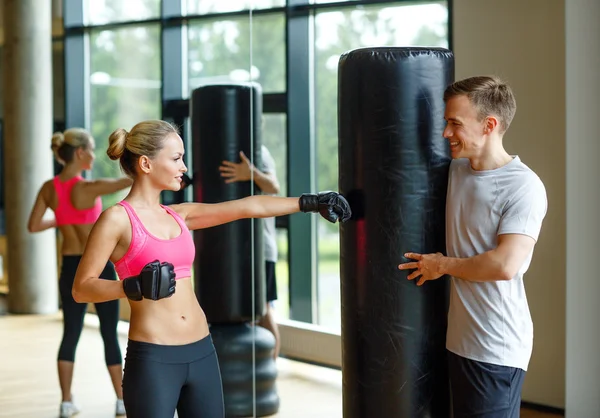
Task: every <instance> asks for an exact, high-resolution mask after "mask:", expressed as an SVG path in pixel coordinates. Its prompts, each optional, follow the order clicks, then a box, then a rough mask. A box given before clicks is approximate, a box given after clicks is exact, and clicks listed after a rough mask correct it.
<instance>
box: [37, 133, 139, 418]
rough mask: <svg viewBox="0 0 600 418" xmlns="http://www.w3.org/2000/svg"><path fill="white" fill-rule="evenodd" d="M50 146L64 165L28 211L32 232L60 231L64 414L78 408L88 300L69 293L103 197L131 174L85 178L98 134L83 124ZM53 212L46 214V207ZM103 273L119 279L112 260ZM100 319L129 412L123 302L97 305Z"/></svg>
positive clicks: (122, 410)
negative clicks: (77, 369)
mask: <svg viewBox="0 0 600 418" xmlns="http://www.w3.org/2000/svg"><path fill="white" fill-rule="evenodd" d="M52 150H53V151H54V154H55V157H56V159H57V160H58V161H59V162H60V163H61V164H62V165H63V168H62V170H61V172H60V174H58V175H57V176H55V177H54V178H53V179H52V180H48V181H47V182H45V183H44V184H43V185H42V188H41V189H40V191H39V193H38V196H37V199H36V201H35V204H34V206H33V209H32V211H31V214H30V216H29V224H28V229H29V232H40V231H44V230H46V229H49V228H54V227H58V229H59V231H60V232H61V235H62V246H61V254H62V263H61V264H62V266H61V273H60V280H59V289H60V297H61V301H62V310H63V337H62V341H61V344H60V349H59V351H58V379H59V383H60V389H61V391H62V402H61V404H60V417H61V418H66V417H71V416H72V415H74V414H76V413H78V412H79V408H78V407H77V406H76V405H75V404H74V403H73V398H72V395H71V383H72V381H73V366H74V361H75V349H76V348H77V343H78V342H79V337H80V335H81V331H82V328H83V318H84V316H85V312H86V310H87V304H86V303H77V302H75V300H73V296H72V294H71V291H72V287H73V281H74V279H75V272H76V271H77V266H78V265H79V262H80V260H81V255H82V254H83V249H84V248H85V246H86V243H87V239H88V236H89V233H90V231H91V229H92V226H93V225H94V223H95V222H96V220H97V219H98V217H99V216H100V213H101V212H102V202H101V200H100V196H102V195H106V194H109V193H114V192H117V191H119V190H122V189H125V188H126V187H129V186H130V185H131V183H132V181H131V179H129V178H121V179H99V180H93V181H89V180H84V179H83V177H82V175H81V174H82V172H83V171H84V170H90V169H91V168H92V164H93V162H94V139H93V138H92V136H91V135H90V134H89V133H88V132H87V131H85V130H84V129H79V128H71V129H68V130H66V131H65V132H64V133H55V134H54V135H53V136H52ZM48 208H50V209H51V210H52V211H54V217H53V218H47V217H45V216H44V215H45V214H46V211H47V209H48ZM99 277H101V278H103V279H106V281H107V282H108V281H113V282H115V283H117V282H116V274H115V270H114V266H113V265H112V263H104V265H103V266H102V269H101V273H100V274H99ZM96 312H97V313H98V318H99V319H100V333H101V335H102V339H103V341H104V356H105V361H106V365H107V367H108V372H109V374H110V377H111V380H112V383H113V386H114V389H115V393H116V395H117V407H116V413H117V415H123V414H125V408H124V405H123V395H122V389H121V380H122V370H123V369H122V358H121V349H120V348H119V343H118V339H117V324H118V321H119V302H118V301H116V300H115V301H111V302H106V303H98V304H96Z"/></svg>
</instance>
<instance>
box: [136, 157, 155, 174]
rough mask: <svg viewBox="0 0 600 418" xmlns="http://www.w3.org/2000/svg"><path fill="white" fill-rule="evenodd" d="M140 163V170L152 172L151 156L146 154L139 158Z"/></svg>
mask: <svg viewBox="0 0 600 418" xmlns="http://www.w3.org/2000/svg"><path fill="white" fill-rule="evenodd" d="M138 165H139V167H140V170H141V171H142V173H146V174H148V173H150V170H152V163H151V161H150V158H148V157H147V156H145V155H142V156H141V157H140V158H139V160H138Z"/></svg>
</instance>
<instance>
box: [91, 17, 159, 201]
mask: <svg viewBox="0 0 600 418" xmlns="http://www.w3.org/2000/svg"><path fill="white" fill-rule="evenodd" d="M160 74H161V71H160V27H159V26H158V25H144V26H135V27H126V28H121V29H116V30H102V31H92V32H91V34H90V121H91V129H90V130H91V133H92V135H93V136H94V138H95V140H96V161H95V163H94V168H93V170H92V173H93V177H94V178H99V177H121V176H122V173H121V171H120V168H119V164H117V163H116V162H115V161H111V160H110V159H109V158H108V156H107V155H106V149H107V147H108V136H109V135H110V134H111V132H113V131H114V130H115V129H117V128H119V127H123V128H125V129H127V130H129V129H131V128H132V127H133V126H134V125H135V124H136V123H138V122H140V121H142V120H146V119H160V116H161V96H160V94H161V93H160V92H161V91H160V88H161V81H160ZM126 192H127V191H126V190H125V191H123V192H122V193H121V194H119V193H115V194H110V195H107V196H105V197H103V203H104V207H108V206H112V205H113V204H115V203H116V202H117V201H119V200H121V199H122V198H123V197H124V196H125V194H126Z"/></svg>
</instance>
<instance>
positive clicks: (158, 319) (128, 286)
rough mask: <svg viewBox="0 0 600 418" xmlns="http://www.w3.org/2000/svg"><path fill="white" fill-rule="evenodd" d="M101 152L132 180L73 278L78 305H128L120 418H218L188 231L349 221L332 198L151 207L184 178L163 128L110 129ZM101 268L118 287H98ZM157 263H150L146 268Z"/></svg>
mask: <svg viewBox="0 0 600 418" xmlns="http://www.w3.org/2000/svg"><path fill="white" fill-rule="evenodd" d="M109 141H110V145H109V148H108V151H107V154H108V155H109V157H110V158H111V159H115V160H116V159H119V160H120V163H121V167H122V168H123V170H124V172H125V173H126V174H127V175H129V176H131V177H132V178H133V179H134V182H133V186H132V188H131V191H130V193H129V195H128V196H127V197H126V198H125V199H124V200H123V201H122V202H120V203H119V204H117V205H115V206H113V207H111V208H109V209H107V210H106V211H105V212H104V213H103V214H102V216H100V219H99V220H98V222H97V223H96V225H95V226H94V229H93V230H92V233H91V235H90V239H89V241H88V245H87V247H86V249H85V252H84V254H83V258H82V260H81V263H80V265H79V268H78V270H77V275H76V277H75V285H74V287H73V296H74V297H75V300H77V301H79V302H105V301H109V300H115V299H119V298H124V297H128V299H129V304H130V306H131V318H130V323H129V341H128V345H127V356H126V360H125V370H124V376H123V395H124V401H125V409H126V411H127V416H128V417H129V418H138V417H144V418H154V417H156V418H164V417H172V416H173V414H174V412H175V410H176V409H177V413H178V416H179V417H180V418H190V417H193V418H223V416H224V406H223V391H222V384H221V375H220V371H219V366H218V362H217V357H216V353H215V349H214V346H213V343H212V339H211V337H210V334H209V328H208V323H207V321H206V317H205V315H204V312H203V311H202V309H201V307H200V305H199V303H198V300H197V298H196V295H195V294H194V291H193V289H192V281H191V278H190V276H191V273H190V270H191V268H192V264H193V261H194V255H195V249H194V241H193V240H192V236H191V233H190V231H191V230H195V229H200V228H208V227H212V226H215V225H220V224H223V223H227V222H231V221H234V220H237V219H241V218H251V217H254V218H264V217H272V216H278V215H285V214H289V213H294V212H298V211H300V210H303V211H305V212H308V211H311V212H318V211H320V212H321V213H322V215H323V216H324V217H325V218H327V219H328V220H330V221H331V222H335V221H336V220H337V219H338V218H339V219H340V220H342V221H345V220H347V219H348V218H349V216H350V208H349V206H348V203H347V202H346V200H345V199H344V198H343V197H341V196H340V195H338V194H337V193H333V192H328V193H322V194H320V195H303V196H302V197H301V198H300V199H298V198H282V197H272V196H252V197H248V198H244V199H240V200H234V201H229V202H224V203H218V204H202V203H183V204H178V205H172V206H170V207H168V206H163V205H160V203H159V202H160V194H161V192H162V191H163V190H174V191H176V190H179V189H180V187H181V182H182V176H183V174H184V173H185V172H186V171H187V168H186V166H185V164H184V162H183V158H182V157H183V154H184V148H183V142H182V140H181V138H180V137H179V134H178V132H177V129H176V128H174V127H173V126H172V125H170V124H169V123H167V122H164V121H145V122H140V123H139V124H137V125H136V126H134V127H133V129H132V130H131V132H127V131H125V130H124V129H118V130H116V131H115V132H113V134H112V135H111V136H110V138H109ZM107 260H111V261H113V262H114V263H115V267H116V269H117V272H118V273H119V277H121V278H122V279H124V280H123V282H122V283H114V282H108V281H105V280H98V276H99V274H100V272H101V271H102V268H103V265H104V264H105V263H106V261H107ZM155 260H156V261H155Z"/></svg>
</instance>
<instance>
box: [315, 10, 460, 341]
mask: <svg viewBox="0 0 600 418" xmlns="http://www.w3.org/2000/svg"><path fill="white" fill-rule="evenodd" d="M327 2H329V1H327ZM447 23H448V9H447V5H446V2H435V3H430V4H418V5H405V6H368V7H365V6H362V7H360V8H354V7H352V8H349V7H348V8H340V9H338V10H336V11H325V12H320V13H317V14H316V17H315V89H316V91H315V115H316V142H317V189H318V190H337V189H338V187H337V186H338V167H337V158H338V157H337V152H338V136H337V65H338V62H339V57H340V55H341V54H342V53H344V52H346V51H349V50H352V49H356V48H360V47H364V46H372V45H377V46H398V45H404V46H413V45H415V46H416V45H427V46H440V47H447V46H448V34H447V28H448V26H447ZM332 162H334V163H332ZM318 257H319V262H318V296H317V299H318V321H317V322H318V323H319V324H320V325H323V326H325V327H327V328H329V329H330V330H333V331H336V332H340V329H341V322H340V310H341V307H340V277H339V271H340V268H339V227H338V225H330V224H328V223H327V222H319V223H318Z"/></svg>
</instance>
